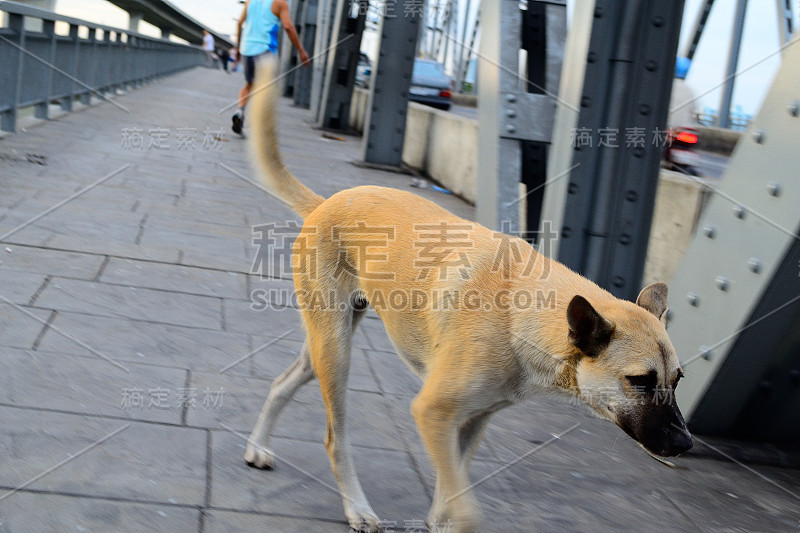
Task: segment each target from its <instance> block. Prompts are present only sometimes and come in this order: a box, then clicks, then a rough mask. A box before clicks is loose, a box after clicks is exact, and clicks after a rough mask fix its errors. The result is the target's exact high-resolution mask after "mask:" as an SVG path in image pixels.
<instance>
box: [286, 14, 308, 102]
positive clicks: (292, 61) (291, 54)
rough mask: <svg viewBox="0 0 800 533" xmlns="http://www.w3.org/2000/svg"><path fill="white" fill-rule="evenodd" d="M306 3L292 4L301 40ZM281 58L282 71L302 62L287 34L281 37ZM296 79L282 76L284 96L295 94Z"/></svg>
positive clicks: (292, 15)
mask: <svg viewBox="0 0 800 533" xmlns="http://www.w3.org/2000/svg"><path fill="white" fill-rule="evenodd" d="M305 3H306V0H294V1H293V2H292V3H291V4H290V6H291V18H292V23H293V24H294V27H295V29H296V30H297V37H298V39H300V41H301V42H302V41H303V30H304V26H303V24H302V20H301V16H302V13H303V6H304V4H305ZM280 60H281V70H280V71H281V72H288V71H289V69H291V68H293V67H294V66H296V65H297V64H298V63H299V62H300V61H299V59H298V55H297V50H295V47H294V46H293V45H292V43H291V41H290V40H289V39H287V38H286V37H285V35H284V36H283V37H282V38H281V49H280ZM294 81H295V77H294V76H284V77H283V78H281V83H282V84H283V90H282V94H283V96H286V97H290V98H291V97H292V95H294Z"/></svg>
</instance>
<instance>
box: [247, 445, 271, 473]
mask: <svg viewBox="0 0 800 533" xmlns="http://www.w3.org/2000/svg"><path fill="white" fill-rule="evenodd" d="M244 460H245V462H247V464H248V465H250V466H252V467H254V468H262V469H264V470H272V469H273V468H275V456H274V455H272V452H271V451H269V450H268V449H266V448H263V447H261V446H256V445H254V444H248V445H247V450H245V452H244Z"/></svg>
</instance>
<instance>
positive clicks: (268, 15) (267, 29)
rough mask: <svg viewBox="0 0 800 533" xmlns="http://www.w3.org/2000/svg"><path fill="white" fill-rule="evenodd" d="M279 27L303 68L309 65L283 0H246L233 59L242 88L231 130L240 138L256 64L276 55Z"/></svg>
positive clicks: (309, 61)
mask: <svg viewBox="0 0 800 533" xmlns="http://www.w3.org/2000/svg"><path fill="white" fill-rule="evenodd" d="M281 25H283V29H284V30H285V31H286V35H287V36H288V37H289V40H290V41H291V42H292V44H293V45H294V47H295V48H296V49H297V53H298V54H299V56H300V61H301V62H302V63H303V66H308V65H309V64H310V63H311V60H310V59H309V57H308V54H307V53H306V51H305V49H304V48H303V45H302V44H301V43H300V39H299V38H298V36H297V30H296V29H295V27H294V24H292V18H291V15H290V13H289V4H288V3H287V2H286V0H247V3H246V4H245V5H244V10H243V11H242V16H241V17H239V23H238V25H237V39H236V42H237V43H238V44H239V50H238V53H237V54H236V56H237V57H236V59H237V60H238V61H239V62H240V63H242V64H243V66H244V80H245V85H244V87H242V90H241V91H239V109H238V110H237V111H236V113H234V115H233V118H232V121H233V124H232V126H231V129H233V131H234V132H235V133H238V134H240V135H241V134H242V128H243V126H244V108H245V106H247V100H248V99H249V98H250V91H251V90H252V87H253V79H254V78H255V70H256V63H257V62H258V59H259V58H260V57H261V56H263V55H265V54H277V53H278V33H279V32H280V27H281Z"/></svg>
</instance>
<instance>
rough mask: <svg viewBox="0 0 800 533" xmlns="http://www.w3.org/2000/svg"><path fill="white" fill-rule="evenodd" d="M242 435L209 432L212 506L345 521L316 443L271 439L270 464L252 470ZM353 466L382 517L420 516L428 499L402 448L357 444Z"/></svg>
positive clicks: (326, 463)
mask: <svg viewBox="0 0 800 533" xmlns="http://www.w3.org/2000/svg"><path fill="white" fill-rule="evenodd" d="M246 440H247V435H237V434H233V433H231V432H227V431H224V432H218V431H215V432H214V433H213V441H214V446H213V450H214V451H213V459H212V463H213V465H214V471H213V473H212V500H211V501H212V506H213V507H218V508H235V509H241V510H247V511H259V512H264V513H280V514H282V515H288V516H293V517H298V518H304V519H312V520H313V519H324V520H333V521H341V522H342V523H344V522H345V517H344V509H343V507H342V498H341V496H339V494H338V489H337V488H336V481H335V480H334V478H333V474H332V473H331V465H330V462H329V461H328V454H327V452H326V451H325V447H324V446H323V445H322V443H321V442H320V443H310V442H306V441H297V440H291V439H280V438H278V439H275V442H274V450H273V451H274V452H275V454H276V458H277V465H276V468H275V469H274V470H258V469H255V468H251V467H249V466H247V464H246V463H245V462H244V459H243V457H244V449H245V445H246ZM356 469H357V470H358V472H359V473H360V478H361V483H362V486H363V488H364V492H365V493H366V494H367V495H368V496H367V497H368V498H370V496H372V501H371V502H370V503H371V504H372V506H373V509H374V510H375V512H376V513H378V516H379V517H380V518H381V519H382V520H400V523H402V522H403V520H412V519H422V518H424V517H425V516H426V514H427V512H428V507H429V506H430V500H429V499H428V497H427V496H426V495H425V492H424V491H423V489H422V485H421V484H420V482H419V480H418V479H417V476H416V474H415V473H414V471H413V468H412V467H411V464H410V463H409V461H408V459H407V455H406V454H405V452H398V451H384V450H375V449H367V448H360V449H359V450H358V454H357V459H356Z"/></svg>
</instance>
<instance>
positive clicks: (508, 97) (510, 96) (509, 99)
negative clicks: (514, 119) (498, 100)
mask: <svg viewBox="0 0 800 533" xmlns="http://www.w3.org/2000/svg"><path fill="white" fill-rule="evenodd" d="M516 101H517V95H515V94H512V93H510V94H507V95H506V102H509V103H512V104H513V103H514V102H516Z"/></svg>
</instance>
